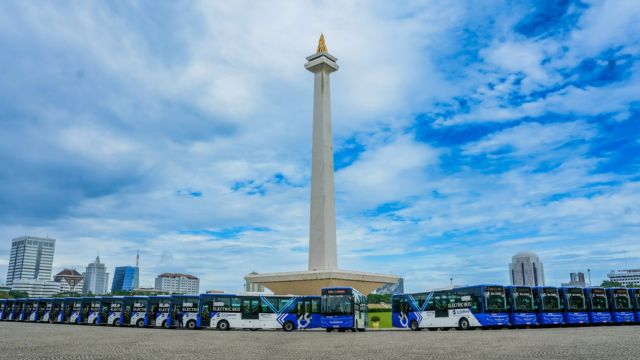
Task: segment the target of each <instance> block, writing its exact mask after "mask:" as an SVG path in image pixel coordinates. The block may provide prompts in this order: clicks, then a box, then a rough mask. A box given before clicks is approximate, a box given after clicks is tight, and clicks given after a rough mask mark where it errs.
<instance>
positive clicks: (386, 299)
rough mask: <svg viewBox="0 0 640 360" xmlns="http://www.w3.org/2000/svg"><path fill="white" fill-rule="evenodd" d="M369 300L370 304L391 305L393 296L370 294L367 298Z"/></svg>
mask: <svg viewBox="0 0 640 360" xmlns="http://www.w3.org/2000/svg"><path fill="white" fill-rule="evenodd" d="M367 300H368V301H369V304H382V303H385V304H390V303H391V294H369V295H368V296H367Z"/></svg>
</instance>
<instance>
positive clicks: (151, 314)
mask: <svg viewBox="0 0 640 360" xmlns="http://www.w3.org/2000/svg"><path fill="white" fill-rule="evenodd" d="M159 303H160V302H159V301H158V300H155V299H154V300H152V299H149V303H148V304H147V307H148V309H147V326H156V318H157V317H158V311H159V310H158V305H159Z"/></svg>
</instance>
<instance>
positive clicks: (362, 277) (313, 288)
mask: <svg viewBox="0 0 640 360" xmlns="http://www.w3.org/2000/svg"><path fill="white" fill-rule="evenodd" d="M244 279H245V281H247V282H250V283H256V284H260V285H262V286H264V287H266V288H268V289H269V290H271V291H273V293H274V294H276V295H320V291H321V289H322V288H324V287H334V286H350V287H353V288H355V289H357V290H358V291H360V292H361V293H363V294H365V295H368V294H369V293H371V292H372V291H373V290H375V289H377V288H379V287H380V286H382V285H384V284H389V283H391V284H394V283H396V282H398V279H399V277H397V276H395V275H381V274H372V273H365V272H359V271H348V270H320V271H293V272H281V273H267V274H249V275H246V276H245V277H244Z"/></svg>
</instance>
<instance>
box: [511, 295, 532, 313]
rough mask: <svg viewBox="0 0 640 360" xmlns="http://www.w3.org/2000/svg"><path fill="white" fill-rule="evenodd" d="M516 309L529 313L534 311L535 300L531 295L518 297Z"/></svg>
mask: <svg viewBox="0 0 640 360" xmlns="http://www.w3.org/2000/svg"><path fill="white" fill-rule="evenodd" d="M515 303H516V306H515V309H516V310H518V311H527V310H532V309H533V298H532V296H531V295H518V296H516V301H515Z"/></svg>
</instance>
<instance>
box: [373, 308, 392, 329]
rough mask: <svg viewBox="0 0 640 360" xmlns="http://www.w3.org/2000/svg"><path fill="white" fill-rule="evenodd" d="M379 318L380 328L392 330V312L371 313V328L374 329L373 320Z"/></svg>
mask: <svg viewBox="0 0 640 360" xmlns="http://www.w3.org/2000/svg"><path fill="white" fill-rule="evenodd" d="M374 316H377V317H379V318H380V328H381V329H383V328H390V327H392V326H391V311H386V312H371V313H369V327H373V321H371V319H372V318H373V317H374Z"/></svg>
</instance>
